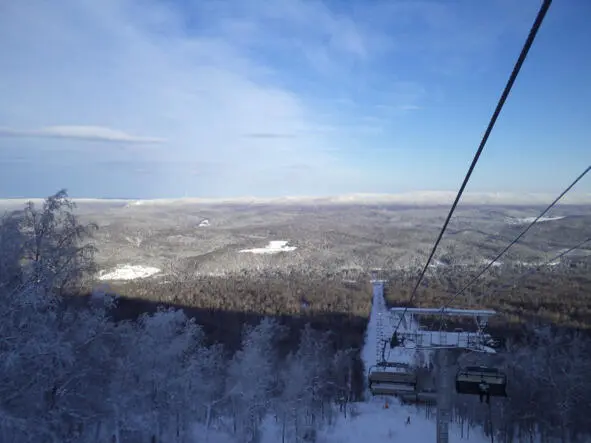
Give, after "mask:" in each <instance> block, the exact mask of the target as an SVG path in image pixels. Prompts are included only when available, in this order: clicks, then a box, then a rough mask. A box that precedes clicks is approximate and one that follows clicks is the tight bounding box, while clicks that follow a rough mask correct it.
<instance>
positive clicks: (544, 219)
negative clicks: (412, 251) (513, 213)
mask: <svg viewBox="0 0 591 443" xmlns="http://www.w3.org/2000/svg"><path fill="white" fill-rule="evenodd" d="M563 218H564V217H540V219H539V220H538V221H537V222H536V223H542V222H549V221H554V220H562V219H563ZM535 219H536V217H523V218H508V219H507V224H509V225H525V224H528V223H531V222H533V221H534V220H535Z"/></svg>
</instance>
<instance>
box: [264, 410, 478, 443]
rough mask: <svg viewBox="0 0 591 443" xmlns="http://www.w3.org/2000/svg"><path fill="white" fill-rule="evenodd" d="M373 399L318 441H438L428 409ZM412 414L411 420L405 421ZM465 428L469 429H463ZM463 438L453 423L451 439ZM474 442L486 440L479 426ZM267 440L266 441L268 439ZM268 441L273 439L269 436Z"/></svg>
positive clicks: (457, 440)
mask: <svg viewBox="0 0 591 443" xmlns="http://www.w3.org/2000/svg"><path fill="white" fill-rule="evenodd" d="M385 403H386V402H385V400H383V399H373V400H371V401H369V402H366V403H357V404H355V406H354V408H355V409H356V410H357V411H356V413H355V414H353V415H351V416H349V417H347V419H341V420H340V421H338V422H337V423H336V425H335V426H334V427H333V428H332V429H328V430H326V431H324V432H322V433H321V435H320V438H319V441H321V442H326V443H357V442H384V441H385V442H388V441H391V442H395V441H398V442H416V443H423V442H425V443H427V442H434V441H436V426H435V421H434V420H433V419H429V418H426V417H425V416H424V415H425V412H422V414H421V412H419V411H418V410H417V407H416V406H403V405H401V404H399V402H398V401H396V400H393V401H389V402H388V407H387V408H386V407H385ZM408 417H410V424H406V420H407V418H408ZM464 431H466V429H464ZM466 440H468V439H467V438H466V437H465V436H464V438H463V439H462V438H461V434H460V428H459V426H456V425H454V424H452V423H450V427H449V441H450V442H460V441H464V442H465V441H466ZM468 441H470V442H474V443H480V442H483V443H484V442H486V441H487V439H485V437H484V435H482V433H481V432H480V431H479V430H474V431H471V432H470V439H469V440H468ZM265 443H266V442H265ZM268 443H271V442H270V440H269V442H268Z"/></svg>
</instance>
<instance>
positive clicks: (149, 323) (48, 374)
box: [0, 192, 591, 443]
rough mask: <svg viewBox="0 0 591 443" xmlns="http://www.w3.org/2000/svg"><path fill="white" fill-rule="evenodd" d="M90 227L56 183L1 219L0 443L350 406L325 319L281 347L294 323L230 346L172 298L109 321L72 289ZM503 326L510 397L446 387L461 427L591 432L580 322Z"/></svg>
mask: <svg viewBox="0 0 591 443" xmlns="http://www.w3.org/2000/svg"><path fill="white" fill-rule="evenodd" d="M95 229H96V226H94V225H92V224H91V225H85V224H82V223H81V222H80V221H79V219H78V218H77V217H76V215H75V213H74V206H73V205H72V202H71V201H70V200H69V199H68V197H67V195H66V194H65V193H64V192H60V193H58V194H56V195H54V196H52V197H49V198H48V199H47V200H46V201H45V203H44V205H43V207H35V206H33V205H27V206H26V207H25V208H24V209H23V210H20V211H16V212H12V213H9V214H6V215H5V216H4V217H3V218H2V219H1V221H0V251H1V253H0V318H1V319H2V320H1V321H0V365H1V366H0V367H1V370H0V442H15V443H20V442H42V443H43V442H48V443H54V442H81V443H86V442H93V443H103V442H105V443H107V442H108V443H113V442H115V443H123V442H133V443H136V442H137V443H140V442H146V443H147V442H150V443H160V442H179V443H180V442H186V443H192V442H195V441H199V442H211V443H214V442H216V443H217V442H224V443H225V442H240V443H246V442H253V443H255V442H257V443H258V442H261V440H262V438H263V433H265V432H266V433H267V434H268V426H267V427H266V426H265V424H266V423H267V424H268V422H269V421H271V422H272V423H273V436H272V441H277V442H282V443H287V442H310V441H316V440H317V435H318V434H319V432H321V431H323V428H330V427H331V425H333V424H334V423H335V422H336V421H338V420H342V419H343V418H345V417H347V419H350V418H351V414H352V413H353V414H354V413H355V407H351V406H352V404H351V402H352V401H353V400H358V398H359V393H358V392H357V391H358V389H359V387H358V386H357V387H356V386H355V380H356V379H358V377H359V374H358V372H359V371H360V368H359V364H358V361H357V360H356V359H357V358H358V354H359V349H348V348H346V347H345V346H342V347H341V348H339V346H335V341H334V340H332V339H331V337H330V332H325V331H320V330H315V329H313V328H312V327H310V326H306V327H305V328H303V330H302V331H300V333H299V341H297V340H296V342H295V343H296V344H295V345H291V344H290V346H289V347H288V349H286V347H285V346H282V345H281V343H282V342H283V343H285V341H286V336H287V335H289V334H293V330H290V329H289V327H288V326H286V325H285V324H284V323H282V322H281V321H280V320H279V319H277V318H272V317H262V320H261V321H260V322H259V323H258V324H254V325H251V326H245V327H244V329H243V335H242V342H241V345H240V346H238V349H237V350H236V349H234V347H228V346H225V345H223V344H220V343H216V342H214V341H212V339H211V337H210V336H208V334H207V333H206V332H205V329H204V328H203V327H202V326H200V325H199V324H197V323H196V321H195V320H194V319H193V318H189V317H188V316H187V315H186V314H185V313H184V312H183V311H181V310H173V309H160V310H159V311H158V312H157V313H155V314H151V315H148V314H143V315H140V316H139V317H138V318H137V319H135V318H134V319H132V320H121V319H118V320H115V316H113V312H114V311H116V309H117V307H116V304H117V301H116V300H114V299H112V298H111V297H109V296H107V295H106V294H104V293H101V291H99V290H96V291H95V292H94V293H93V294H92V296H91V297H78V298H76V297H72V294H79V293H80V288H81V287H82V284H83V282H84V279H85V277H86V276H88V275H94V273H95V272H96V269H95V266H94V261H93V254H94V252H95V250H94V249H93V247H91V246H89V245H90V243H89V242H88V240H89V238H90V237H91V236H92V234H93V231H94V230H95ZM368 297H369V294H368ZM73 300H77V302H73ZM506 338H507V348H506V350H505V351H504V352H502V353H501V354H500V355H498V356H496V357H495V364H498V365H499V367H501V368H503V370H505V371H506V372H507V375H508V379H509V382H508V383H509V385H508V392H509V398H507V399H493V401H492V402H491V409H490V410H489V409H488V408H487V407H486V406H485V405H482V404H480V403H479V402H478V399H477V398H471V397H468V396H459V395H456V396H454V399H453V405H454V407H453V417H452V420H453V421H454V422H456V423H459V424H461V427H460V428H461V434H459V435H458V438H468V434H469V433H470V432H472V434H474V432H473V431H470V429H474V427H476V428H480V429H484V431H485V433H486V434H488V435H490V434H493V436H494V438H495V440H496V441H501V442H517V441H536V439H539V441H543V442H552V441H560V442H582V441H588V439H589V436H590V435H591V425H590V422H589V420H588V417H589V416H591V402H590V401H589V398H591V383H589V377H588V373H589V372H588V371H589V368H591V341H590V340H589V336H588V334H585V333H582V332H576V331H574V330H572V329H566V328H563V329H561V330H558V329H556V328H549V327H533V326H531V325H529V326H527V327H526V328H525V329H524V331H522V334H521V335H520V336H519V337H518V339H517V337H506ZM287 341H289V342H290V343H293V342H294V340H293V339H292V337H290V340H287ZM372 346H373V344H372ZM473 357H474V356H472V357H470V356H468V359H470V358H473ZM435 370H436V368H435ZM366 406H367V405H366ZM417 407H418V406H417ZM404 408H406V409H404ZM418 408H419V407H418ZM420 408H421V410H418V412H419V414H420V415H425V416H430V417H431V420H433V419H434V409H433V407H425V406H420ZM365 409H368V408H365ZM411 409H412V407H409V406H401V405H398V404H396V405H393V406H392V407H391V409H390V411H392V412H393V413H394V414H396V413H399V415H400V414H404V416H405V417H406V414H407V413H408V411H409V410H411ZM395 411H399V412H395ZM402 411H404V412H402ZM383 412H384V411H381V410H380V409H376V410H371V412H370V413H371V414H376V418H375V420H376V423H377V422H378V421H380V423H381V421H384V420H386V422H387V421H388V420H390V417H392V416H393V415H390V416H388V415H383ZM386 412H387V413H388V411H386ZM378 413H380V414H382V415H380V416H379V417H378V416H377V414H378ZM366 419H367V417H366ZM357 423H359V421H358V422H357ZM368 423H369V428H371V427H373V425H372V424H371V423H370V422H368ZM426 423H427V424H428V422H426ZM432 424H433V426H435V425H434V422H432ZM369 428H368V431H367V432H369V430H371V429H369ZM404 429H405V428H403V431H400V432H406V431H404ZM433 429H434V428H433ZM415 431H416V429H415ZM415 431H411V430H409V432H410V433H408V435H415V434H412V432H415ZM363 432H364V433H365V432H366V431H363ZM388 432H390V431H388ZM433 432H434V431H433ZM464 432H465V434H464ZM388 435H390V434H388ZM405 435H407V434H405ZM408 435H407V436H408ZM400 437H403V436H402V435H400ZM472 437H473V436H471V437H470V438H472ZM267 440H268V435H267ZM330 441H332V440H330ZM335 441H337V440H335ZM338 441H343V440H338ZM345 441H349V440H345Z"/></svg>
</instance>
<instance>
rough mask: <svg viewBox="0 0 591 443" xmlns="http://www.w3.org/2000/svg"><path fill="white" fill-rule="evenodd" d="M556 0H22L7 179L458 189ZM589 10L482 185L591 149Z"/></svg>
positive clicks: (548, 167) (228, 187)
mask: <svg viewBox="0 0 591 443" xmlns="http://www.w3.org/2000/svg"><path fill="white" fill-rule="evenodd" d="M540 3H541V2H540V0H522V1H519V2H515V1H512V0H491V1H487V2H476V1H473V0H453V1H452V0H440V1H435V0H434V1H400V0H389V1H386V0H383V1H376V0H346V1H341V0H339V1H334V0H333V1H325V2H320V1H304V0H276V1H266V0H236V1H223V0H215V1H213V0H174V1H165V0H160V1H155V0H141V1H139V0H138V1H131V0H101V1H100V2H97V1H93V0H60V1H59V2H55V1H49V0H34V1H30V2H5V4H3V5H2V6H1V7H0V53H1V54H2V57H0V97H2V99H1V100H0V168H1V169H0V170H1V171H2V174H0V197H39V196H45V195H48V194H50V193H53V192H55V191H56V190H58V189H59V188H62V187H66V188H67V189H68V191H69V193H70V195H71V196H76V197H128V198H166V197H179V196H185V195H186V196H196V197H222V196H261V197H271V196H281V195H334V194H346V193H352V192H371V193H397V192H407V191H412V190H457V189H458V187H459V185H460V183H461V180H462V177H463V174H464V173H465V171H466V170H467V167H468V165H469V164H470V161H471V159H472V156H473V154H474V152H475V150H476V147H477V145H478V143H479V141H480V138H481V136H482V133H483V132H484V130H485V127H486V125H487V123H488V119H489V118H490V115H491V113H492V111H493V109H494V106H495V104H496V101H497V100H498V97H499V95H500V93H501V91H502V88H503V87H504V85H505V82H506V80H507V78H508V75H509V73H510V71H511V69H512V67H513V64H514V63H515V60H516V58H517V56H518V54H519V51H520V49H521V46H522V44H523V42H524V41H525V38H526V36H527V33H528V31H529V28H530V26H531V24H532V22H533V20H534V17H535V15H536V13H537V10H538V8H539V4H540ZM590 16H591V3H590V2H588V1H585V0H579V1H569V2H560V1H555V2H554V4H553V5H552V6H551V8H550V11H549V13H548V16H547V17H546V20H545V22H544V24H543V26H542V28H541V30H540V33H539V34H538V37H537V39H536V42H535V43H534V46H533V48H532V49H531V51H530V54H529V56H528V59H527V61H526V63H525V65H524V67H523V69H522V72H521V74H520V77H519V78H518V80H517V82H516V84H515V86H514V89H513V92H512V94H511V96H510V97H509V100H508V101H507V103H506V106H505V109H504V111H503V113H502V114H501V117H500V119H499V120H498V122H497V126H496V128H495V130H494V131H493V134H492V136H491V138H490V139H489V143H488V145H487V147H486V149H485V151H484V154H483V155H482V157H481V159H480V162H479V164H478V166H477V168H476V170H475V172H474V174H473V176H472V180H471V182H470V184H469V186H468V189H467V191H475V192H508V191H510V192H516V193H521V192H548V193H558V192H560V190H561V189H562V188H563V187H565V186H566V185H568V184H569V183H570V181H572V179H573V178H574V177H575V176H577V175H578V174H579V173H580V172H582V171H583V170H584V169H585V167H586V166H587V165H588V164H590V163H591V161H590V160H591V148H590V146H591V128H590V127H589V126H588V123H589V121H591V107H590V106H589V103H591V86H589V81H588V79H590V78H591V59H590V58H589V57H588V56H587V55H586V54H588V53H589V51H590V50H591V43H590V42H591V29H590V28H589V27H588V26H587V23H586V21H587V19H588V17H590ZM576 191H578V192H587V193H588V192H591V178H587V177H586V178H585V179H584V180H583V181H582V182H581V183H580V184H579V185H578V186H577V188H576ZM573 192H574V191H573Z"/></svg>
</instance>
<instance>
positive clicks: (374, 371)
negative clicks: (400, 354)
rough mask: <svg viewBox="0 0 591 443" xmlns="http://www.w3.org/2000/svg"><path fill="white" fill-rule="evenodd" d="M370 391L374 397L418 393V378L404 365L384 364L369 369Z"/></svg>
mask: <svg viewBox="0 0 591 443" xmlns="http://www.w3.org/2000/svg"><path fill="white" fill-rule="evenodd" d="M368 381H369V390H370V391H371V393H372V394H373V395H398V394H409V393H410V394H412V393H415V392H416V387H417V376H416V374H415V373H414V372H413V371H411V370H410V369H409V368H408V365H405V364H403V363H389V362H382V363H380V364H378V365H376V366H372V367H371V368H370V369H369V374H368Z"/></svg>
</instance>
